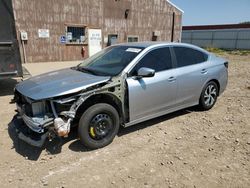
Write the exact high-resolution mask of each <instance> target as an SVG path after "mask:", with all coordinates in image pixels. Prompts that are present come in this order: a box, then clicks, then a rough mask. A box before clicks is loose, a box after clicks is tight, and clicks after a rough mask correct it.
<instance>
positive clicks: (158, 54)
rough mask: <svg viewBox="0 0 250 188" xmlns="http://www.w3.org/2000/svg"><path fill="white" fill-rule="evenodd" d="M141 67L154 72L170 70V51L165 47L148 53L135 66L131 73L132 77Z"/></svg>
mask: <svg viewBox="0 0 250 188" xmlns="http://www.w3.org/2000/svg"><path fill="white" fill-rule="evenodd" d="M142 67H146V68H151V69H154V70H155V72H160V71H164V70H168V69H171V68H172V59H171V53H170V49H169V48H168V47H166V48H159V49H155V50H152V51H151V52H149V53H148V54H147V55H145V56H144V57H143V58H142V59H141V61H140V62H139V63H138V64H137V65H136V66H135V68H134V69H133V71H132V75H135V74H136V73H137V71H138V70H139V69H140V68H142Z"/></svg>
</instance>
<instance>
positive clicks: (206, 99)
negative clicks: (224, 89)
mask: <svg viewBox="0 0 250 188" xmlns="http://www.w3.org/2000/svg"><path fill="white" fill-rule="evenodd" d="M218 92H219V89H218V85H217V84H216V83H215V82H214V81H211V82H208V83H207V84H206V85H205V87H204V88H203V90H202V93H201V96H200V101H199V107H200V108H201V110H205V111H206V110H210V109H211V108H213V106H214V105H215V103H216V101H217V97H218Z"/></svg>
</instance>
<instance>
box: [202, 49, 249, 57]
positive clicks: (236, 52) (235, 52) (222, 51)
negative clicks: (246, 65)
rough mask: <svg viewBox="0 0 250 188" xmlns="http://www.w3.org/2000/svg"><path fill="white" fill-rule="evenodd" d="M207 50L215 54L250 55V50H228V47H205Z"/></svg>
mask: <svg viewBox="0 0 250 188" xmlns="http://www.w3.org/2000/svg"><path fill="white" fill-rule="evenodd" d="M205 49H206V50H207V51H209V52H211V53H215V54H225V53H227V54H230V55H240V56H247V55H250V50H228V49H220V48H205Z"/></svg>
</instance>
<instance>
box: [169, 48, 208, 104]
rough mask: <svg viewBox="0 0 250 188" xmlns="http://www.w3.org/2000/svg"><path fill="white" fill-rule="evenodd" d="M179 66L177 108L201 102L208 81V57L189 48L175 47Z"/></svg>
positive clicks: (177, 74)
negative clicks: (201, 95) (202, 92)
mask: <svg viewBox="0 0 250 188" xmlns="http://www.w3.org/2000/svg"><path fill="white" fill-rule="evenodd" d="M173 51H174V54H175V57H176V64H177V68H176V70H177V73H176V76H177V83H178V90H177V98H176V105H177V106H189V105H193V104H194V103H198V102H199V98H200V94H201V91H202V88H203V86H204V84H205V82H206V81H207V79H208V71H209V70H208V69H207V67H208V65H207V63H208V62H207V60H208V55H207V54H205V53H203V52H201V51H199V50H196V49H192V48H188V47H181V46H180V47H179V46H178V47H173Z"/></svg>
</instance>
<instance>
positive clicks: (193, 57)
mask: <svg viewBox="0 0 250 188" xmlns="http://www.w3.org/2000/svg"><path fill="white" fill-rule="evenodd" d="M174 52H175V55H176V59H177V66H178V67H184V66H188V65H194V64H198V63H202V62H204V61H207V58H208V57H207V55H206V54H204V53H203V52H200V51H198V50H194V49H191V48H186V47H174Z"/></svg>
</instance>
